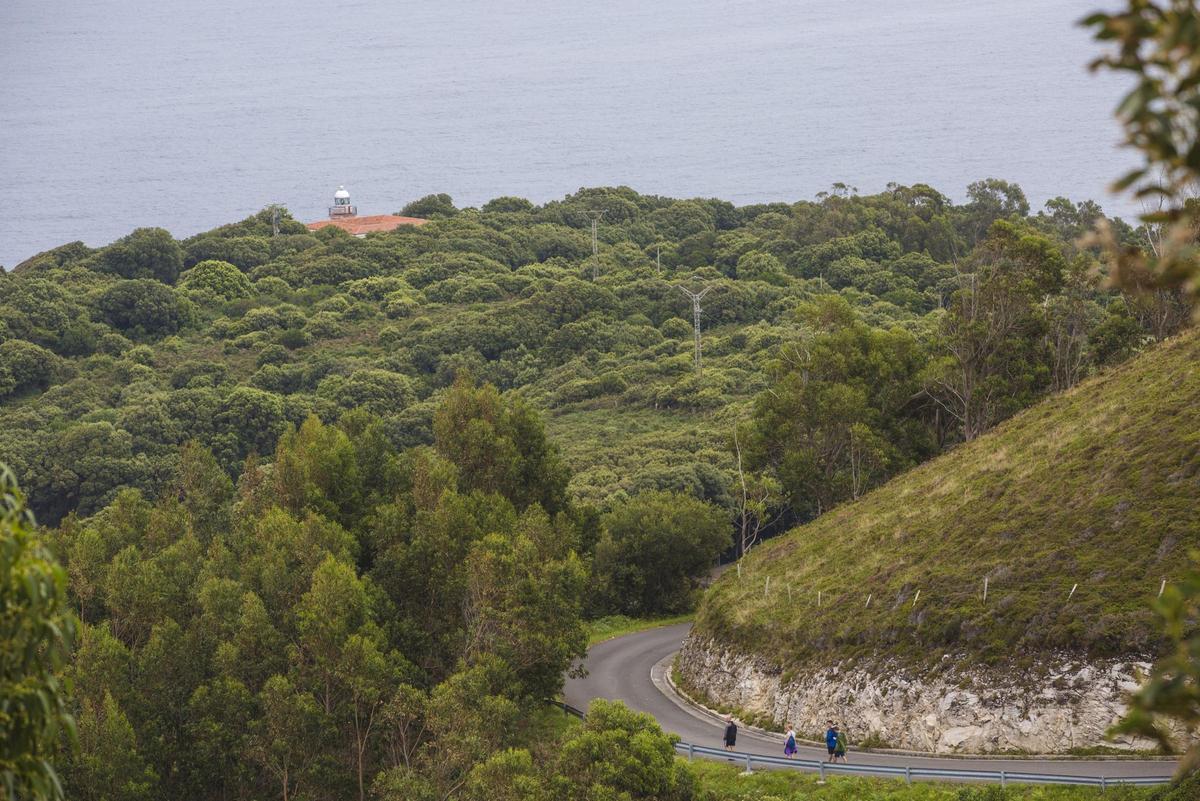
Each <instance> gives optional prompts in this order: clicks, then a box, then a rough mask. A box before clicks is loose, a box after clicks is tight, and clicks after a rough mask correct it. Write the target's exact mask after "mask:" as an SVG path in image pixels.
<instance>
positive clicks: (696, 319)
mask: <svg viewBox="0 0 1200 801" xmlns="http://www.w3.org/2000/svg"><path fill="white" fill-rule="evenodd" d="M712 288H713V285H712V284H709V285H708V286H706V287H704V289H701V290H700V291H699V292H693V291H692V290H690V289H688V288H687V287H685V286H679V285H676V289H678V290H679V291H680V292H682V293H683V294H685V295H687V296H688V297H689V298H691V299H692V334H693V335H694V336H695V339H696V372H697V373H699V372H700V301H701V300H702V299H703V298H704V296H705V295H707V294H708V292H709V290H711V289H712Z"/></svg>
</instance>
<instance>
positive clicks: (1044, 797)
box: [692, 760, 1161, 801]
mask: <svg viewBox="0 0 1200 801" xmlns="http://www.w3.org/2000/svg"><path fill="white" fill-rule="evenodd" d="M692 770H693V771H694V772H695V774H696V778H697V780H698V784H699V786H700V789H701V793H700V796H699V797H700V798H702V799H704V801H1102V800H1103V801H1148V800H1149V799H1150V798H1151V796H1152V795H1153V794H1154V792H1155V789H1154V788H1141V787H1117V788H1110V789H1108V790H1107V791H1102V790H1100V789H1099V788H1093V787H1053V786H1050V787H1047V786H1042V785H1010V786H1009V787H1006V788H1001V787H996V786H987V787H981V786H970V787H965V786H962V785H954V784H946V783H938V784H934V783H930V782H913V783H912V784H905V783H904V782H902V781H900V780H897V779H873V778H858V777H852V776H834V777H830V778H829V779H828V780H827V781H826V783H825V784H817V776H816V775H815V774H809V773H799V772H797V771H792V770H760V771H756V772H754V773H752V774H750V775H743V774H742V773H741V769H740V768H737V767H734V766H733V765H724V764H721V763H717V762H706V761H703V760H696V761H694V762H693V763H692ZM1159 792H1161V789H1160V790H1159Z"/></svg>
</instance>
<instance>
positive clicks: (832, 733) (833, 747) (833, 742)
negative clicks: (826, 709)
mask: <svg viewBox="0 0 1200 801" xmlns="http://www.w3.org/2000/svg"><path fill="white" fill-rule="evenodd" d="M827 723H829V728H828V729H826V731H825V747H826V748H828V749H829V760H828V761H829V762H833V758H834V754H835V753H837V745H838V730H837V726H836V725H835V724H834V722H833V721H832V720H830V721H827Z"/></svg>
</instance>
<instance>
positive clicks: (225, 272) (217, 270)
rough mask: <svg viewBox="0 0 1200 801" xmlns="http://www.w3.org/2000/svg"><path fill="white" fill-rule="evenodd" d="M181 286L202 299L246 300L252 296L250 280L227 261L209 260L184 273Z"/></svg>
mask: <svg viewBox="0 0 1200 801" xmlns="http://www.w3.org/2000/svg"><path fill="white" fill-rule="evenodd" d="M179 285H180V286H181V287H183V288H184V289H185V290H188V291H189V292H194V293H196V294H197V295H199V296H201V297H213V298H222V299H224V300H231V299H233V298H246V297H250V295H251V294H252V286H251V284H250V279H249V278H247V277H246V275H245V274H244V273H243V272H242V271H241V270H239V269H238V268H237V267H235V266H234V265H232V264H230V263H229V262H227V261H216V260H215V259H208V260H206V261H202V262H200V263H198V264H197V265H196V266H195V267H193V268H192V269H190V270H187V271H186V272H184V274H183V275H182V276H181V277H180V280H179Z"/></svg>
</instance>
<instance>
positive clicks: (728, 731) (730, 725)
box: [725, 715, 737, 751]
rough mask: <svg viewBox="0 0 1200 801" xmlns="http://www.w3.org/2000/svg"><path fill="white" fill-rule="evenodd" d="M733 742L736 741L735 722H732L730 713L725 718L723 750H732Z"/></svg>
mask: <svg viewBox="0 0 1200 801" xmlns="http://www.w3.org/2000/svg"><path fill="white" fill-rule="evenodd" d="M735 743H737V724H736V723H734V722H733V715H730V716H729V717H727V718H725V750H726V751H732V750H733V746H734V744H735Z"/></svg>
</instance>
